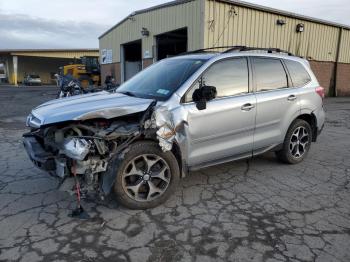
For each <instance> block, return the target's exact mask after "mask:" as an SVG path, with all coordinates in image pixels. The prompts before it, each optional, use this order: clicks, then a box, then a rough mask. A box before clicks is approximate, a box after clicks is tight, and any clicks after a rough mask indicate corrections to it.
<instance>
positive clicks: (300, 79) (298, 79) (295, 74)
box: [284, 60, 311, 87]
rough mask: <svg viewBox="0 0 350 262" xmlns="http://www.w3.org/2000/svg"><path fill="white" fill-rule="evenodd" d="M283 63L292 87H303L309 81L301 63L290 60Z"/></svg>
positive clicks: (309, 78) (308, 76)
mask: <svg viewBox="0 0 350 262" xmlns="http://www.w3.org/2000/svg"><path fill="white" fill-rule="evenodd" d="M284 62H285V64H286V66H287V68H288V71H289V74H290V77H291V78H292V82H293V86H294V87H301V86H304V85H306V84H307V83H309V82H310V81H311V77H310V75H309V73H308V72H307V71H306V70H305V68H304V66H303V65H302V64H301V63H299V62H296V61H292V60H284Z"/></svg>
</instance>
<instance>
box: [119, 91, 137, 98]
mask: <svg viewBox="0 0 350 262" xmlns="http://www.w3.org/2000/svg"><path fill="white" fill-rule="evenodd" d="M118 93H121V94H123V95H127V96H133V97H135V96H136V95H135V94H134V93H133V92H130V91H125V92H118Z"/></svg>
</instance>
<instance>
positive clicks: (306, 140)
mask: <svg viewBox="0 0 350 262" xmlns="http://www.w3.org/2000/svg"><path fill="white" fill-rule="evenodd" d="M311 141H312V130H311V127H310V125H309V123H308V122H306V121H304V120H302V119H297V120H295V121H294V122H293V123H292V124H291V126H290V127H289V129H288V132H287V135H286V137H285V139H284V142H283V148H282V149H281V150H280V151H277V152H276V155H277V157H278V159H280V160H281V161H283V162H285V163H288V164H297V163H300V162H301V161H303V160H304V158H305V157H306V155H307V153H308V152H309V149H310V146H311Z"/></svg>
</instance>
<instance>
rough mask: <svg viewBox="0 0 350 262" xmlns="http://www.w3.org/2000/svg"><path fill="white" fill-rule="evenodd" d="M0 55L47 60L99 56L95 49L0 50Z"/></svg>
mask: <svg viewBox="0 0 350 262" xmlns="http://www.w3.org/2000/svg"><path fill="white" fill-rule="evenodd" d="M0 54H5V55H12V56H31V57H47V58H68V59H72V58H79V57H82V56H99V50H98V49H97V48H85V49H82V48H80V49H0Z"/></svg>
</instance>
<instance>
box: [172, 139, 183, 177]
mask: <svg viewBox="0 0 350 262" xmlns="http://www.w3.org/2000/svg"><path fill="white" fill-rule="evenodd" d="M171 152H172V153H173V155H174V156H175V157H176V160H177V162H178V163H179V169H180V172H181V176H183V175H184V174H183V170H182V156H181V149H180V147H179V145H178V144H177V143H175V142H174V143H173V147H172V148H171Z"/></svg>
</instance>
